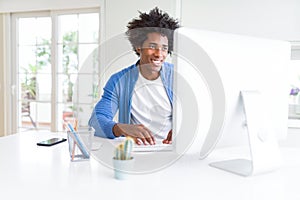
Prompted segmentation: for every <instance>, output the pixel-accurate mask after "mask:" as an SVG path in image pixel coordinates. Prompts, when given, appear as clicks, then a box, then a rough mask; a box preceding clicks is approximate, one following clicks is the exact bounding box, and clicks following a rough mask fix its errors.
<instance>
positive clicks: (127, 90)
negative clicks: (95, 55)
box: [89, 62, 173, 138]
mask: <svg viewBox="0 0 300 200" xmlns="http://www.w3.org/2000/svg"><path fill="white" fill-rule="evenodd" d="M137 63H138V62H137ZM138 75H139V70H138V66H137V64H134V65H131V66H130V67H128V68H125V69H123V70H121V71H119V72H117V73H115V74H113V75H112V76H111V77H110V79H109V80H108V81H107V83H106V85H105V87H104V93H103V95H102V98H101V99H100V101H99V102H98V103H97V104H96V106H95V108H94V110H93V112H92V115H91V118H90V120H89V126H91V127H93V128H94V129H95V135H96V136H99V137H105V138H115V135H114V134H113V131H112V129H113V126H114V125H115V124H116V122H114V121H113V118H114V116H115V114H116V112H117V111H118V110H119V123H124V124H130V115H131V99H132V94H133V89H134V86H135V84H136V81H137V79H138ZM160 77H161V80H162V82H163V84H164V87H165V89H166V92H167V95H168V97H169V100H170V103H171V106H172V107H173V65H172V64H170V63H167V62H165V63H164V64H163V66H162V68H161V71H160Z"/></svg>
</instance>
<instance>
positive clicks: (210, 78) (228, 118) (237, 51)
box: [173, 28, 290, 159]
mask: <svg viewBox="0 0 300 200" xmlns="http://www.w3.org/2000/svg"><path fill="white" fill-rule="evenodd" d="M175 52H176V54H175V56H174V58H173V60H174V64H175V71H176V76H175V84H174V86H175V89H174V91H177V92H176V95H177V99H179V101H180V104H179V103H178V104H176V105H175V106H174V109H175V112H176V110H177V109H180V110H182V111H183V112H184V111H186V114H184V113H183V114H181V115H180V116H179V115H175V116H176V118H177V122H176V123H175V124H174V126H175V131H174V132H175V134H176V141H177V145H176V148H178V151H184V149H185V148H186V146H187V144H189V143H190V140H195V138H198V141H197V145H198V146H197V148H198V150H199V149H200V158H201V159H203V158H205V157H207V156H208V155H209V154H210V152H212V150H213V149H214V148H215V146H216V145H217V144H218V145H221V146H232V145H239V144H248V143H247V141H245V139H246V140H248V137H247V134H248V131H249V130H248V129H247V128H245V127H247V120H246V115H245V109H244V102H243V98H242V95H241V92H242V91H258V92H259V93H260V101H259V102H260V105H259V106H261V107H262V109H263V113H266V118H267V121H268V123H265V124H268V126H267V125H266V126H265V127H263V129H269V131H268V133H270V134H271V135H272V136H274V137H275V138H276V139H284V138H285V137H286V133H287V119H288V117H287V116H288V115H287V113H288V94H289V93H288V85H287V79H286V78H287V76H286V75H287V69H288V65H289V61H290V44H289V43H288V42H285V41H278V40H271V39H263V38H256V37H250V36H242V35H235V34H228V33H219V32H213V31H204V30H198V29H191V28H180V29H178V30H177V31H176V35H175ZM193 120H194V121H193ZM179 121H180V123H178V122H179ZM245 136H246V137H245ZM182 140H185V141H186V142H178V141H182ZM187 140H189V141H187ZM193 147H195V145H193Z"/></svg>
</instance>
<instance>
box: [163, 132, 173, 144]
mask: <svg viewBox="0 0 300 200" xmlns="http://www.w3.org/2000/svg"><path fill="white" fill-rule="evenodd" d="M162 142H163V143H164V144H172V129H171V130H170V131H169V133H168V135H167V138H166V139H164V140H163V141H162Z"/></svg>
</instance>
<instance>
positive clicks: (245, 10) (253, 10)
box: [182, 0, 300, 40]
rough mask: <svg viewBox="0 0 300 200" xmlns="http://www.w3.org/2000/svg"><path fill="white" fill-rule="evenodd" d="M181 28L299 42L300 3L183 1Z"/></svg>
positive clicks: (293, 0)
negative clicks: (188, 27) (182, 26)
mask: <svg viewBox="0 0 300 200" xmlns="http://www.w3.org/2000/svg"><path fill="white" fill-rule="evenodd" d="M182 25H184V26H190V27H195V28H200V29H207V30H213V31H221V32H228V33H237V34H245V35H251V36H259V37H267V38H273V39H282V40H300V1H299V0H182Z"/></svg>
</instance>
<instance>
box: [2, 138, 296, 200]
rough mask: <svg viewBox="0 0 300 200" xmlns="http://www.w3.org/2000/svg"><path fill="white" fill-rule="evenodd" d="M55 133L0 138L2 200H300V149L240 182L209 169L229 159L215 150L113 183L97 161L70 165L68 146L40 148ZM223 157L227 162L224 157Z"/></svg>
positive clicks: (286, 150) (288, 150) (291, 150)
mask: <svg viewBox="0 0 300 200" xmlns="http://www.w3.org/2000/svg"><path fill="white" fill-rule="evenodd" d="M58 135H61V134H57V133H22V134H16V135H13V136H8V137H2V138H0V198H1V199H10V200H14V199H30V200H32V199H43V200H45V199H52V200H53V199H71V200H77V199H81V200H82V199H108V197H111V198H109V199H151V200H153V199H163V198H164V199H204V200H210V199H216V200H223V199H226V200H227V199H228V200H260V199H262V200H266V199H272V200H277V199H280V200H293V199H300V190H299V182H300V147H299V148H295V147H293V148H287V147H284V148H281V149H282V153H283V157H284V165H283V166H282V168H281V169H280V170H277V171H275V172H272V173H268V174H264V175H259V176H254V177H240V176H237V175H234V174H231V173H227V172H224V171H221V170H218V169H215V168H211V167H209V166H208V163H210V162H212V161H218V160H223V159H224V158H229V157H228V155H227V154H228V153H229V151H228V150H222V149H217V150H215V151H214V152H213V153H212V154H211V155H210V156H209V157H208V158H206V159H205V160H199V159H198V152H194V153H193V152H187V154H186V155H184V156H183V157H181V158H180V159H179V160H178V161H177V162H176V163H174V164H173V165H171V166H169V167H167V168H165V169H163V170H161V171H158V172H155V173H150V174H142V175H132V176H131V177H130V179H129V180H124V181H119V180H115V179H114V178H113V170H112V169H110V168H108V167H106V166H103V165H102V164H100V163H99V162H97V161H96V160H95V159H93V158H92V159H90V160H89V161H83V162H70V158H69V153H68V143H67V142H64V143H61V144H58V145H55V146H52V147H39V146H37V145H36V142H37V141H40V140H42V139H47V138H50V137H51V136H58ZM226 156H227V157H226Z"/></svg>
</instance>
